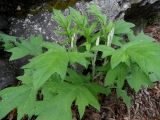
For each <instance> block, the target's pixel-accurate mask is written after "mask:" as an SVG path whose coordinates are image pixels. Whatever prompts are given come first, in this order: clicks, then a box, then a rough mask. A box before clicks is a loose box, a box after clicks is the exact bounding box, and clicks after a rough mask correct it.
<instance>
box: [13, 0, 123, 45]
mask: <svg viewBox="0 0 160 120" xmlns="http://www.w3.org/2000/svg"><path fill="white" fill-rule="evenodd" d="M92 3H95V4H97V5H98V6H99V7H100V8H101V10H102V12H103V13H104V14H105V15H106V16H108V17H109V18H110V19H114V18H115V17H116V16H117V15H118V14H119V13H120V11H121V8H120V6H119V4H118V2H117V0H94V1H91V2H78V3H77V4H76V5H75V8H76V9H77V10H79V11H81V12H83V13H85V14H87V13H86V9H87V7H88V5H89V4H92ZM67 13H68V9H66V10H65V11H64V14H67ZM51 16H52V13H49V12H43V13H39V14H37V15H30V14H29V15H28V16H27V17H26V18H25V19H17V18H12V19H11V28H10V34H11V35H14V36H18V37H21V36H23V37H26V38H28V37H29V36H31V35H38V34H42V35H43V37H44V38H45V39H46V40H50V41H54V42H61V41H63V40H64V39H65V38H64V37H62V36H60V35H57V34H55V33H53V30H57V29H59V27H58V26H57V24H56V22H55V21H53V19H52V18H51Z"/></svg>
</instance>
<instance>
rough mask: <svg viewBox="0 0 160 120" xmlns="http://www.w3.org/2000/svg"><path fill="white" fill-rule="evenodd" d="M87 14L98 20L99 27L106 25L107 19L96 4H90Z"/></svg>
mask: <svg viewBox="0 0 160 120" xmlns="http://www.w3.org/2000/svg"><path fill="white" fill-rule="evenodd" d="M88 12H89V13H90V14H92V15H94V16H95V17H97V18H98V20H99V21H100V23H101V26H103V25H106V22H107V17H106V16H105V15H103V14H102V12H101V9H100V8H99V7H98V6H97V5H96V4H91V5H90V6H89V7H88Z"/></svg>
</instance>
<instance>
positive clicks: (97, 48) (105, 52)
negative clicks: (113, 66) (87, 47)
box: [91, 45, 115, 58]
mask: <svg viewBox="0 0 160 120" xmlns="http://www.w3.org/2000/svg"><path fill="white" fill-rule="evenodd" d="M91 50H92V51H101V52H103V55H102V57H103V58H104V57H107V56H110V55H112V54H113V53H114V51H115V50H114V49H113V48H111V47H108V46H106V45H98V46H95V47H93V48H92V49H91Z"/></svg>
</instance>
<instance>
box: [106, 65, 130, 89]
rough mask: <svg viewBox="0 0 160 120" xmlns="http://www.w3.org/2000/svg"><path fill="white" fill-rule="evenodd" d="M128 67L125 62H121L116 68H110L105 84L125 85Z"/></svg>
mask: <svg viewBox="0 0 160 120" xmlns="http://www.w3.org/2000/svg"><path fill="white" fill-rule="evenodd" d="M127 70H128V68H127V66H126V65H125V64H120V65H118V66H117V67H115V68H114V69H110V70H109V71H108V73H107V75H106V78H105V83H104V84H105V86H110V85H114V83H116V84H117V86H118V87H119V88H122V87H123V86H124V82H125V78H126V76H127V72H128V71H127Z"/></svg>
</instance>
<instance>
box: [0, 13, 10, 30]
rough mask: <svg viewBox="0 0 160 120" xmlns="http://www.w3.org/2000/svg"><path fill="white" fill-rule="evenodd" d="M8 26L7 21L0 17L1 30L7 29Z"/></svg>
mask: <svg viewBox="0 0 160 120" xmlns="http://www.w3.org/2000/svg"><path fill="white" fill-rule="evenodd" d="M7 25H8V23H7V21H6V20H5V19H4V18H3V17H2V16H0V30H3V29H5V28H6V27H7Z"/></svg>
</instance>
